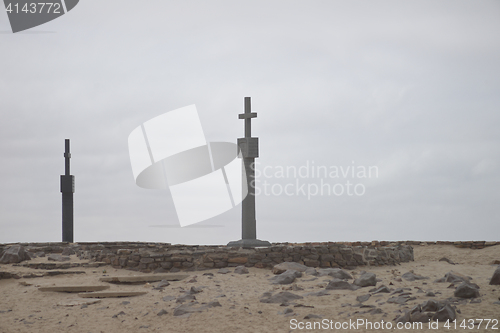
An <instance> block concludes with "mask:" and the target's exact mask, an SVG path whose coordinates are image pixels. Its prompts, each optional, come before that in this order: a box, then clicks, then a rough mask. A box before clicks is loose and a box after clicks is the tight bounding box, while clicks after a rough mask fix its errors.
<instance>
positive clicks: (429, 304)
mask: <svg viewBox="0 0 500 333" xmlns="http://www.w3.org/2000/svg"><path fill="white" fill-rule="evenodd" d="M441 307H442V305H441V303H439V302H438V301H436V300H433V299H430V300H427V301H425V302H424V303H422V305H421V309H422V311H426V312H430V311H438V310H439V309H440V308H441Z"/></svg>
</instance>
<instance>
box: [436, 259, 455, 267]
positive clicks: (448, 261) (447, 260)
mask: <svg viewBox="0 0 500 333" xmlns="http://www.w3.org/2000/svg"><path fill="white" fill-rule="evenodd" d="M439 261H446V262H447V263H449V264H452V265H455V263H454V262H453V261H451V260H450V259H448V258H446V257H442V258H441V259H439Z"/></svg>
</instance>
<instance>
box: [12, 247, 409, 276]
mask: <svg viewBox="0 0 500 333" xmlns="http://www.w3.org/2000/svg"><path fill="white" fill-rule="evenodd" d="M21 245H23V246H25V249H26V250H27V251H28V252H29V253H31V254H35V253H41V252H43V253H46V254H49V253H62V254H67V255H68V254H76V255H77V256H78V257H79V258H80V259H88V260H92V261H96V262H103V263H106V264H109V265H112V266H113V267H117V268H126V269H132V270H138V271H141V272H153V271H155V272H166V271H178V270H201V269H209V268H222V267H234V266H239V265H244V266H247V267H257V268H272V267H273V266H274V265H276V264H279V263H281V262H284V261H294V262H299V263H302V264H304V265H306V266H309V267H347V268H354V267H356V266H365V265H370V266H378V265H395V264H398V263H400V262H408V261H410V260H413V248H412V247H411V246H410V245H402V244H396V243H394V244H390V246H380V244H378V246H377V244H374V245H372V244H371V243H367V244H363V245H362V244H359V245H348V244H345V243H314V244H311V243H307V244H287V243H283V244H274V245H273V246H271V247H261V248H254V249H250V248H229V247H226V246H188V245H171V244H165V243H128V242H117V243H75V244H64V243H45V244H43V243H38V244H35V243H28V244H21Z"/></svg>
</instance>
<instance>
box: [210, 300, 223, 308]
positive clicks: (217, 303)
mask: <svg viewBox="0 0 500 333" xmlns="http://www.w3.org/2000/svg"><path fill="white" fill-rule="evenodd" d="M217 306H222V305H221V304H220V303H219V302H218V301H212V302H209V303H208V304H207V305H206V307H207V308H215V307H217Z"/></svg>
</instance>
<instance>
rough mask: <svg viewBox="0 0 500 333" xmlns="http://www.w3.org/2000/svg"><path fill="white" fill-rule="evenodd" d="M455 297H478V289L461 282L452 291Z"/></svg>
mask: <svg viewBox="0 0 500 333" xmlns="http://www.w3.org/2000/svg"><path fill="white" fill-rule="evenodd" d="M454 296H455V297H460V298H476V297H479V290H478V288H476V287H475V286H473V285H471V284H468V283H466V282H462V283H461V284H460V285H459V286H458V287H457V289H455V292H454Z"/></svg>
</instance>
